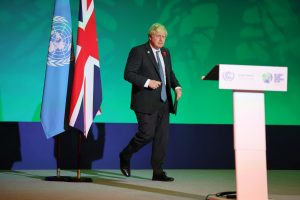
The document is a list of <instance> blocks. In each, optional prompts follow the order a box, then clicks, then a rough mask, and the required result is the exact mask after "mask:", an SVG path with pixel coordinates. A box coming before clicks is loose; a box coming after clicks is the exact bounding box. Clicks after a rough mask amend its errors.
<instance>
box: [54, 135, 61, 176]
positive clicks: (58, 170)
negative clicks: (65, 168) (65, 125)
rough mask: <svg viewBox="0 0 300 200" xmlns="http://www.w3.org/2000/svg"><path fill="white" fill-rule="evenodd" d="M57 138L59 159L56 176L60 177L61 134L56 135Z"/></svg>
mask: <svg viewBox="0 0 300 200" xmlns="http://www.w3.org/2000/svg"><path fill="white" fill-rule="evenodd" d="M55 140H56V146H55V148H56V150H57V161H56V176H57V177H60V163H61V160H60V159H61V157H60V141H61V140H60V135H57V136H56V137H55Z"/></svg>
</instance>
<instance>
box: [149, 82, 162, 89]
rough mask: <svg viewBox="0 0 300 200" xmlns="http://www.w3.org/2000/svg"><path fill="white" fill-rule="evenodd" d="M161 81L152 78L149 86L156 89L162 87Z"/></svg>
mask: <svg viewBox="0 0 300 200" xmlns="http://www.w3.org/2000/svg"><path fill="white" fill-rule="evenodd" d="M160 85H161V82H160V81H156V80H150V82H149V85H148V87H149V88H151V89H153V90H155V89H157V88H158V87H160Z"/></svg>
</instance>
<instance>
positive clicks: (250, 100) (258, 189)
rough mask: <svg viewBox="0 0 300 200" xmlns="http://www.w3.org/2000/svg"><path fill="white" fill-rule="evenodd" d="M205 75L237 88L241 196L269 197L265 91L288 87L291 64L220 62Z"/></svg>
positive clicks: (251, 199)
mask: <svg viewBox="0 0 300 200" xmlns="http://www.w3.org/2000/svg"><path fill="white" fill-rule="evenodd" d="M202 79H203V80H219V89H232V90H233V118H234V119H233V123H234V129H233V130H234V150H235V174H236V192H237V199H238V200H268V184H267V166H266V134H265V105H264V102H265V100H264V91H287V67H265V66H249V65H224V64H220V65H217V66H215V67H214V68H213V69H212V70H211V71H210V72H209V73H208V74H207V75H206V76H205V77H202ZM215 199H220V198H215ZM211 200H213V198H211Z"/></svg>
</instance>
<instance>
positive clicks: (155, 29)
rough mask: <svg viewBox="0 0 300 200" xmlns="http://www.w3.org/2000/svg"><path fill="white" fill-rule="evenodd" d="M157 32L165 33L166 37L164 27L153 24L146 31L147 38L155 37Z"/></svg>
mask: <svg viewBox="0 0 300 200" xmlns="http://www.w3.org/2000/svg"><path fill="white" fill-rule="evenodd" d="M158 31H163V32H165V33H166V37H167V35H168V32H167V29H166V27H165V26H164V25H162V24H160V23H154V24H152V25H151V26H150V28H149V31H148V36H151V35H155V34H156V33H157V32H158Z"/></svg>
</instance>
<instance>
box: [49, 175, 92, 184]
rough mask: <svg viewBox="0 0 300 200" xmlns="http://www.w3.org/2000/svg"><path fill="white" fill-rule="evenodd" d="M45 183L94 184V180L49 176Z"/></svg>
mask: <svg viewBox="0 0 300 200" xmlns="http://www.w3.org/2000/svg"><path fill="white" fill-rule="evenodd" d="M45 181H60V182H78V183H79V182H80V183H82V182H85V183H91V182H93V179H91V178H87V177H80V178H77V177H70V176H47V177H45Z"/></svg>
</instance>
